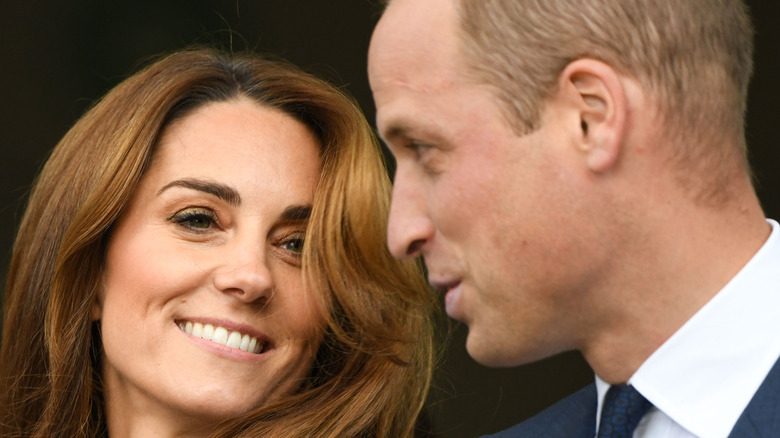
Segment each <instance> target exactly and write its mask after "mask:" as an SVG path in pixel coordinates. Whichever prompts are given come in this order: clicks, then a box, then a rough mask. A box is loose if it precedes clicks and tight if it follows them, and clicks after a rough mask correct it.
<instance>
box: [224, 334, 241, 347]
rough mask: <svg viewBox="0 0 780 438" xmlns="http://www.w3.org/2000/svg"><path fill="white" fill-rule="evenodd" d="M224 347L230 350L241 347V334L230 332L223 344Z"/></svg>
mask: <svg viewBox="0 0 780 438" xmlns="http://www.w3.org/2000/svg"><path fill="white" fill-rule="evenodd" d="M225 345H227V346H228V347H230V348H238V346H239V345H241V333H239V332H230V336H228V337H227V342H225Z"/></svg>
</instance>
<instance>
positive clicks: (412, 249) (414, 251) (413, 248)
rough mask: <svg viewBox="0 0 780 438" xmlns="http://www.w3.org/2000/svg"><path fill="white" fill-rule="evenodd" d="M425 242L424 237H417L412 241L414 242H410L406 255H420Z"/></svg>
mask: <svg viewBox="0 0 780 438" xmlns="http://www.w3.org/2000/svg"><path fill="white" fill-rule="evenodd" d="M424 244H425V240H424V239H417V240H414V241H412V243H410V244H409V247H408V248H406V255H407V256H409V257H416V256H418V255H419V254H420V251H421V250H422V246H423V245H424Z"/></svg>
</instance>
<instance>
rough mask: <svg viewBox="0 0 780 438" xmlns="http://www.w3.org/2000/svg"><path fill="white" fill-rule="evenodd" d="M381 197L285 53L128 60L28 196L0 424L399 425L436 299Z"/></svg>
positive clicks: (359, 123)
mask: <svg viewBox="0 0 780 438" xmlns="http://www.w3.org/2000/svg"><path fill="white" fill-rule="evenodd" d="M388 198H389V181H388V179H387V177H386V174H385V173H384V167H383V164H382V161H381V155H380V152H379V149H378V146H377V144H376V141H375V139H374V137H373V135H372V133H371V129H370V127H369V126H368V124H367V123H366V122H365V119H364V118H363V116H362V114H361V113H360V111H359V109H358V108H357V107H356V105H355V104H354V103H353V102H352V101H351V100H349V99H348V98H346V97H345V96H344V95H343V94H341V93H340V92H339V91H338V90H336V89H335V88H333V87H332V86H330V85H328V84H326V83H324V82H322V81H319V80H317V79H314V78H312V77H310V76H308V75H306V74H303V73H301V72H299V71H298V70H296V69H294V68H292V67H291V66H289V65H287V64H284V63H282V62H278V61H269V60H262V59H257V58H253V57H249V56H227V55H224V54H220V53H217V52H214V51H210V50H194V51H185V52H180V53H177V54H174V55H171V56H169V57H167V58H164V59H162V60H160V61H158V62H157V63H155V64H153V65H151V66H150V67H148V68H146V69H145V70H143V71H141V72H140V73H138V74H136V75H134V76H133V77H131V78H130V79H128V80H126V81H125V82H123V83H122V84H120V85H119V86H117V87H116V88H115V89H113V90H112V91H111V92H109V93H108V94H107V95H106V96H105V97H104V98H103V99H102V100H101V101H100V102H99V103H98V104H97V105H96V106H95V107H94V108H92V109H91V110H90V111H89V112H88V113H87V114H86V115H85V116H84V117H82V119H81V120H79V121H78V122H77V123H76V125H75V126H74V127H73V128H72V129H71V130H70V131H69V132H68V133H67V134H66V135H65V137H64V138H63V139H62V141H61V142H60V143H59V144H58V145H57V147H56V148H55V149H54V151H53V153H52V155H51V157H50V158H49V160H48V162H47V163H46V165H45V167H44V168H43V170H42V172H41V174H40V176H39V178H38V180H37V182H36V185H35V188H34V190H33V192H32V194H31V197H30V200H29V205H28V208H27V211H26V213H25V215H24V218H23V220H22V224H21V227H20V230H19V233H18V236H17V240H16V243H15V245H14V251H13V257H12V262H11V267H10V271H9V275H8V282H7V285H6V292H5V301H4V304H3V306H4V309H3V310H4V320H3V323H4V326H3V338H2V352H1V353H0V364H2V369H1V370H0V414H1V415H0V436H4V437H14V436H35V437H57V436H59V437H77V436H81V437H92V436H106V435H111V436H112V437H123V436H143V435H146V434H148V433H149V431H154V432H155V433H156V434H167V435H171V436H174V435H176V436H231V437H232V436H237V437H242V436H247V437H248V436H268V437H279V436H293V437H299V436H300V437H303V436H306V437H350V436H354V437H357V436H377V437H403V436H410V435H411V434H412V429H413V424H414V421H415V418H416V417H417V414H418V413H419V412H420V409H421V406H422V403H423V400H424V398H425V395H426V392H427V388H428V384H429V381H430V374H431V361H432V359H431V358H432V340H431V338H432V335H431V332H432V328H431V321H430V318H429V316H430V311H431V309H432V308H433V306H434V304H433V298H432V296H431V295H430V294H429V292H428V290H427V288H426V286H425V282H424V279H423V277H422V276H421V274H420V270H419V267H418V266H416V265H415V264H409V263H402V262H398V261H395V260H394V259H393V258H392V257H391V256H390V255H389V254H388V252H387V251H386V249H385V245H384V235H385V218H386V216H387V209H388ZM304 237H305V238H304Z"/></svg>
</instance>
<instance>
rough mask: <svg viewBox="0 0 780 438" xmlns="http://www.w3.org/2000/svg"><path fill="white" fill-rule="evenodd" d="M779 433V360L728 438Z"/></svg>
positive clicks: (776, 434)
mask: <svg viewBox="0 0 780 438" xmlns="http://www.w3.org/2000/svg"><path fill="white" fill-rule="evenodd" d="M778 433H780V360H778V361H777V362H775V365H774V366H773V367H772V369H771V370H770V371H769V374H767V376H766V378H765V379H764V382H763V383H762V384H761V386H759V387H758V391H756V394H755V395H754V396H753V398H752V399H751V400H750V403H748V405H747V407H746V408H745V411H744V412H742V415H741V416H740V417H739V419H738V420H737V423H736V424H735V425H734V428H733V429H732V430H731V433H730V434H729V438H753V437H756V438H758V437H767V438H769V437H776V436H778Z"/></svg>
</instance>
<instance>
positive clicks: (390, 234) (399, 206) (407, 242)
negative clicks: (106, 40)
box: [387, 172, 435, 259]
mask: <svg viewBox="0 0 780 438" xmlns="http://www.w3.org/2000/svg"><path fill="white" fill-rule="evenodd" d="M434 233H435V228H434V226H433V222H432V221H431V219H430V218H429V217H428V205H427V200H426V199H425V196H423V194H422V190H421V189H420V188H419V187H415V186H414V184H412V183H411V182H410V181H408V180H407V179H405V178H404V175H403V174H402V173H398V172H397V173H396V176H395V182H394V185H393V197H392V202H391V204H390V218H389V221H388V226H387V245H388V247H389V249H390V252H391V253H392V254H393V256H394V257H396V258H399V259H404V258H413V257H417V256H421V255H423V253H424V252H425V246H426V245H427V244H428V242H429V241H430V240H431V239H432V238H433V235H434Z"/></svg>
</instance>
